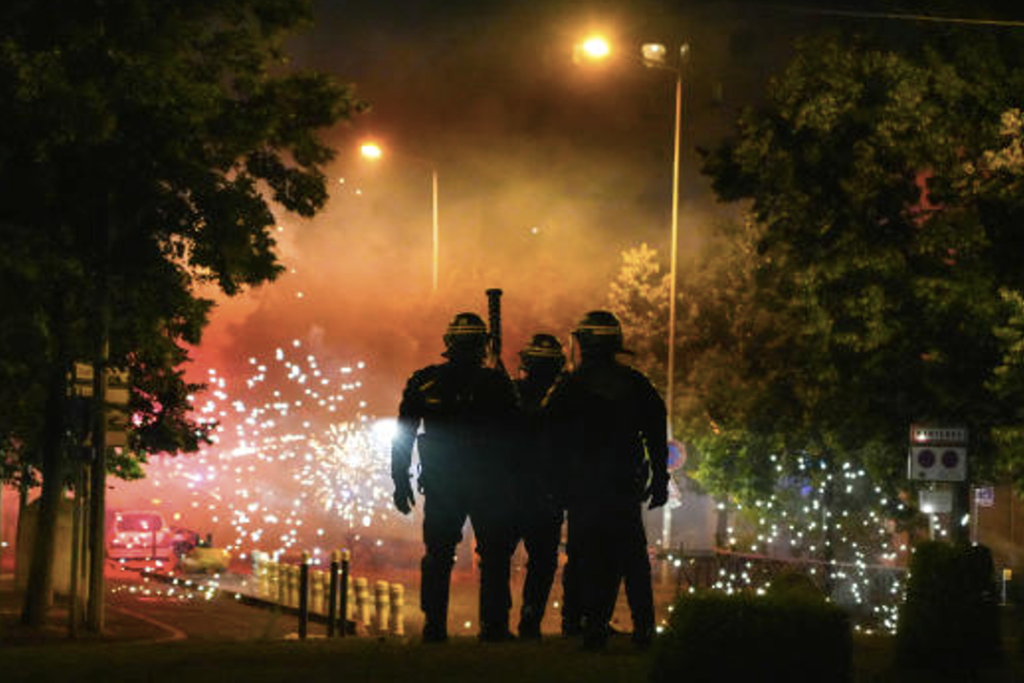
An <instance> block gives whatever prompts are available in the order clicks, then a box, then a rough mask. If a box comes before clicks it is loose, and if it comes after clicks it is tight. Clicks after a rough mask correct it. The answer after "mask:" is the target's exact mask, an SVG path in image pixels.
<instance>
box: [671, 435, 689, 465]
mask: <svg viewBox="0 0 1024 683" xmlns="http://www.w3.org/2000/svg"><path fill="white" fill-rule="evenodd" d="M685 464H686V446H684V445H683V444H682V443H680V442H679V441H676V440H675V439H669V441H668V471H669V472H671V471H673V470H677V469H679V468H680V467H682V466H683V465H685Z"/></svg>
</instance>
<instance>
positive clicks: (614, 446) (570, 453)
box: [549, 362, 657, 497]
mask: <svg viewBox="0 0 1024 683" xmlns="http://www.w3.org/2000/svg"><path fill="white" fill-rule="evenodd" d="M653 392H654V390H653V388H652V387H651V386H650V383H649V382H648V381H647V380H646V378H645V377H643V375H641V374H640V373H638V372H636V371H635V370H633V369H632V368H629V367H627V366H624V365H621V364H619V363H617V362H609V363H602V364H599V365H594V366H590V367H587V366H583V367H581V368H580V369H579V370H577V371H575V372H573V373H572V374H570V375H569V376H568V377H567V378H566V379H565V381H564V382H563V384H562V385H561V386H559V387H558V388H556V389H555V390H554V391H553V392H552V396H551V399H550V403H549V407H550V410H551V412H552V419H553V420H554V427H555V429H557V430H559V432H560V438H559V439H558V443H559V448H560V449H563V450H564V451H566V452H565V453H564V454H563V457H565V458H566V459H567V463H568V465H569V471H570V472H569V476H570V479H571V482H570V483H571V484H572V488H574V489H576V490H577V491H580V492H588V491H590V492H594V493H595V494H597V493H599V494H600V495H622V496H624V497H633V496H636V495H637V494H638V493H639V492H640V490H642V487H643V485H644V483H645V481H646V460H645V450H644V440H643V436H642V431H643V427H644V425H645V424H650V421H651V420H652V414H649V413H648V411H650V410H651V409H652V406H653V405H654V404H653V402H652V393H653ZM654 396H655V397H656V394H654ZM653 419H655V420H656V419H657V418H656V416H655V417H653Z"/></svg>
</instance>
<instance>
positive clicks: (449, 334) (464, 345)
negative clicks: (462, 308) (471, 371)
mask: <svg viewBox="0 0 1024 683" xmlns="http://www.w3.org/2000/svg"><path fill="white" fill-rule="evenodd" d="M444 346H445V351H444V353H443V354H441V355H443V356H444V357H446V358H450V359H452V360H459V361H472V362H476V363H480V362H483V359H484V356H486V355H487V325H486V324H485V323H484V321H483V318H481V317H480V316H478V315H477V314H476V313H468V312H467V313H459V314H457V315H456V316H455V317H454V318H452V321H451V322H450V323H448V329H447V331H445V334H444Z"/></svg>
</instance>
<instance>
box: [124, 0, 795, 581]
mask: <svg viewBox="0 0 1024 683" xmlns="http://www.w3.org/2000/svg"><path fill="white" fill-rule="evenodd" d="M365 4H366V3H348V2H327V1H326V0H325V1H323V2H319V3H318V4H317V6H316V8H317V9H316V15H317V25H316V27H315V28H314V29H313V30H312V31H311V32H309V33H306V34H303V35H301V36H297V37H296V38H295V39H294V41H293V42H292V44H291V45H290V47H289V51H290V52H291V53H292V54H293V55H294V57H295V60H294V63H295V64H296V65H297V66H299V67H314V68H318V69H322V70H326V71H329V72H331V73H334V74H336V75H338V77H339V78H341V79H342V80H343V81H346V82H352V83H354V84H355V85H356V87H357V91H358V93H359V95H360V96H361V97H363V98H364V99H365V100H367V101H368V102H369V103H370V105H371V107H372V109H371V111H370V112H369V113H367V114H364V115H361V116H359V117H357V119H356V120H354V121H353V122H351V123H350V124H348V125H345V126H340V127H338V128H337V129H334V130H331V131H327V132H326V135H327V139H328V140H329V142H330V143H331V144H332V146H334V147H335V148H336V149H337V151H338V154H337V158H336V159H335V161H334V162H333V163H332V164H331V165H330V166H329V168H328V169H327V175H328V182H329V190H330V200H329V202H328V204H327V206H326V207H325V209H324V210H323V211H322V212H321V213H320V214H319V215H317V216H316V217H315V218H313V219H310V220H303V219H300V218H297V217H295V216H290V215H287V214H284V213H280V214H279V215H278V228H277V230H276V231H275V237H276V239H277V240H278V247H279V255H280V258H281V262H282V264H283V265H284V266H285V268H286V271H285V273H284V274H283V275H282V276H281V277H280V278H279V279H278V280H277V281H276V282H274V283H270V284H267V285H264V286H262V287H258V288H255V289H253V290H250V291H248V292H246V293H244V294H243V295H241V296H238V297H235V298H232V299H226V298H224V297H219V296H215V297H214V298H215V299H217V302H218V306H217V308H216V309H215V310H214V312H213V313H212V315H211V323H210V325H209V327H208V328H207V330H206V333H205V336H204V340H203V342H202V344H201V345H200V346H199V347H198V348H197V349H194V353H193V357H194V361H193V362H192V364H191V365H190V367H189V370H188V372H189V377H190V378H192V379H194V380H196V381H206V382H209V383H210V389H209V390H208V391H207V392H204V394H203V395H202V396H200V397H199V398H198V401H197V406H198V405H203V404H204V403H205V402H207V401H209V400H214V402H216V403H217V404H218V406H217V408H216V409H215V410H213V411H212V412H211V413H210V415H211V416H212V417H215V418H216V419H218V420H219V421H220V424H221V427H222V429H221V431H220V432H218V437H219V442H218V443H217V444H214V445H213V446H211V447H210V448H208V449H205V450H204V451H203V452H202V453H200V454H197V455H194V456H185V457H181V458H173V459H170V458H166V459H161V460H160V462H158V463H156V464H154V466H153V467H152V468H151V471H150V472H149V474H150V476H149V478H148V479H147V480H144V481H143V482H137V483H129V484H121V483H118V484H117V490H116V491H114V492H112V496H111V505H112V506H113V507H119V508H122V509H123V508H128V507H157V508H159V509H161V510H163V511H164V512H165V513H172V514H173V515H174V519H175V521H176V522H177V523H179V524H181V525H183V526H186V527H189V528H194V529H197V530H212V531H215V532H216V534H217V540H218V542H219V541H222V540H223V541H235V540H236V539H238V538H242V539H244V541H241V542H239V546H237V547H241V548H246V547H248V548H252V547H260V546H262V549H264V550H267V549H273V548H274V547H275V546H280V544H281V543H285V544H286V546H285V547H287V548H290V549H291V550H295V549H296V548H302V547H312V546H313V544H319V545H320V546H322V547H323V548H329V547H337V545H339V544H342V543H343V544H346V545H351V544H352V542H353V539H354V538H355V535H360V534H362V533H366V534H367V537H368V538H373V539H374V540H373V542H374V543H377V542H378V541H380V542H383V541H384V539H385V537H387V543H386V545H385V546H384V547H383V548H391V550H392V551H393V552H395V553H397V555H396V556H393V557H392V561H396V562H397V561H404V560H408V559H409V558H413V557H416V556H417V553H418V549H417V548H416V544H415V541H414V539H415V538H416V536H417V534H418V531H417V529H418V526H417V523H416V519H418V518H416V517H414V518H413V519H407V518H401V519H399V518H396V517H395V516H394V515H391V513H390V512H388V510H389V509H390V508H389V506H390V502H389V501H390V478H389V474H388V466H387V453H386V450H387V449H386V447H384V448H383V450H381V448H377V447H374V448H361V447H360V448H357V447H356V446H358V445H359V439H360V438H363V434H362V432H360V433H359V434H357V437H358V438H355V437H352V438H350V437H351V435H352V432H351V431H350V432H345V434H343V435H341V436H339V434H338V433H337V432H335V431H331V430H332V429H334V428H335V427H336V426H337V425H339V424H340V423H349V424H350V425H351V424H355V425H359V424H371V423H372V421H373V420H374V419H375V418H377V417H383V416H393V415H394V414H395V412H396V409H397V405H398V401H399V398H400V393H401V389H402V386H403V385H404V383H405V380H406V378H407V377H408V376H409V374H410V373H411V372H412V371H413V370H415V369H416V368H418V367H422V366H423V365H426V364H428V363H434V362H439V361H440V360H441V357H440V353H441V351H443V343H442V335H443V333H444V328H445V325H446V323H447V322H448V320H450V319H451V317H452V316H453V315H454V314H455V313H457V312H459V311H467V310H468V311H476V312H478V313H480V314H481V315H482V316H484V317H486V315H487V304H486V297H485V290H486V289H488V288H491V287H498V288H501V289H502V290H504V292H505V295H504V299H503V304H504V305H503V327H504V333H505V343H504V349H505V351H504V360H505V363H506V365H507V367H508V368H509V369H510V370H511V371H513V372H514V371H515V369H516V368H517V366H518V359H517V357H516V353H517V352H518V350H519V349H520V348H522V346H523V344H524V343H525V341H526V340H527V339H528V338H529V336H530V335H532V334H533V333H535V332H540V331H546V332H550V333H553V334H556V335H557V336H558V337H560V338H561V339H562V340H563V342H566V341H567V338H568V332H569V330H570V329H571V328H572V326H573V324H574V323H575V322H576V321H578V320H579V318H580V317H581V316H582V315H583V313H585V312H586V311H587V310H590V309H593V308H600V307H604V306H605V305H606V303H607V293H608V286H609V283H610V281H611V280H612V278H613V277H614V276H615V274H616V272H617V270H618V268H619V264H620V260H621V252H622V251H623V250H624V249H627V248H630V247H634V246H637V245H639V244H640V243H641V242H646V243H648V244H650V245H651V246H653V247H655V248H657V249H658V250H659V252H660V253H661V254H665V253H666V251H667V245H668V241H669V226H670V218H671V215H670V214H671V203H670V199H671V178H672V174H671V171H672V165H671V164H672V134H673V128H672V126H673V121H674V109H673V107H674V90H673V88H674V75H673V74H672V73H669V72H664V71H656V70H649V69H644V68H643V67H642V66H641V65H640V64H639V63H638V62H637V61H636V60H635V59H634V58H633V57H632V56H629V57H628V58H627V57H626V56H625V53H623V54H622V55H620V56H619V57H618V58H617V59H615V60H612V61H611V62H609V63H608V64H604V65H601V66H595V65H586V64H574V63H573V60H572V45H573V44H574V43H575V42H577V41H579V40H580V39H581V37H583V36H584V35H585V34H586V33H588V32H590V31H593V30H600V31H603V32H604V33H605V35H607V36H608V37H609V38H610V39H611V40H613V41H616V43H617V44H619V43H621V44H622V45H624V46H628V47H624V48H623V50H630V51H632V52H630V53H629V54H630V55H632V54H633V52H635V51H636V46H638V45H639V43H640V42H642V41H644V40H660V41H664V42H666V43H667V44H669V45H673V44H675V45H678V37H679V36H686V35H687V34H686V32H685V31H684V26H687V25H688V26H691V27H692V26H701V28H702V30H701V32H700V35H699V36H693V37H692V38H688V39H689V40H691V41H692V45H693V53H694V54H695V55H700V59H699V60H696V59H695V60H694V62H693V64H692V65H689V66H688V67H687V72H686V73H687V79H686V85H685V90H684V96H685V102H686V105H685V109H684V116H683V130H682V135H683V143H682V146H681V151H682V180H681V188H682V190H681V199H682V203H681V210H680V254H681V256H683V257H685V256H686V255H688V254H691V253H693V252H694V251H695V248H696V246H697V245H698V244H699V242H700V235H701V233H702V231H703V230H704V229H705V228H706V226H708V225H710V224H711V223H713V222H714V221H715V220H718V216H719V214H720V213H721V208H720V207H716V206H715V205H714V202H713V201H712V199H711V197H710V193H709V190H708V183H707V182H706V180H704V179H703V178H702V177H701V176H700V175H699V173H698V166H699V161H698V156H697V154H696V152H695V147H696V146H697V145H704V146H707V145H709V144H711V143H713V141H714V140H716V139H717V138H718V137H720V136H721V135H722V133H724V132H726V131H727V130H728V129H729V126H730V121H731V120H732V118H733V117H734V116H735V114H736V112H737V111H738V107H739V104H740V103H739V101H738V98H737V95H736V94H737V93H741V94H743V96H744V97H746V96H748V95H749V94H750V93H752V92H754V91H755V90H756V89H757V88H754V86H753V84H754V83H755V82H757V80H758V79H759V78H761V77H763V74H764V72H765V70H766V69H767V66H766V63H767V62H768V61H769V60H768V59H767V58H766V57H765V55H766V54H767V48H766V47H765V46H766V45H767V43H766V42H765V41H763V40H762V41H761V42H759V40H761V39H760V38H758V36H759V35H761V34H758V33H756V32H751V28H750V26H751V25H753V24H756V23H757V21H758V18H756V17H751V18H744V19H742V20H741V19H737V18H736V17H733V16H732V15H729V14H726V15H720V14H716V13H715V12H710V13H709V12H707V11H704V13H703V14H701V15H700V17H698V18H696V19H695V18H694V16H692V15H691V16H689V17H687V16H684V15H683V14H682V13H681V14H679V15H676V14H673V13H672V12H674V11H675V10H672V11H669V10H667V9H666V8H665V7H664V6H663V5H661V4H658V3H651V4H645V3H630V4H629V5H628V7H629V8H630V9H629V10H628V11H622V10H615V9H613V10H610V11H591V10H589V9H588V10H584V11H580V10H578V9H577V7H576V6H575V5H574V4H573V3H551V4H546V5H544V6H543V7H540V6H537V7H533V6H530V5H527V4H526V3H521V5H527V6H526V7H521V6H516V5H511V4H510V5H509V6H503V5H501V4H498V3H487V2H483V3H475V4H473V5H472V6H466V7H464V6H463V5H462V4H460V3H446V4H445V9H444V13H443V14H437V13H436V10H434V9H431V8H430V7H428V5H427V3H416V2H407V3H399V2H386V1H385V2H377V3H375V4H374V5H373V7H363V6H362V5H365ZM701 7H705V9H706V7H709V6H704V5H701ZM702 11H703V10H702ZM691 14H692V13H691ZM760 27H761V28H763V27H764V25H763V21H762V23H761V24H760ZM768 35H771V31H768ZM786 46H788V42H786V41H782V47H781V48H779V47H777V46H776V47H775V48H773V49H774V50H776V51H778V50H782V51H784V50H785V49H788V48H787V47H786ZM761 47H765V50H764V51H759V50H760V48H761ZM371 138H372V139H373V140H375V141H376V142H378V144H380V145H381V146H382V148H383V149H384V156H383V158H381V159H379V160H376V161H375V162H371V161H369V160H366V159H363V158H361V157H360V156H359V153H358V148H359V144H360V143H361V142H363V141H365V140H367V139H371ZM432 170H436V172H437V175H438V180H439V185H438V189H439V192H438V200H439V201H438V204H439V226H440V260H439V273H440V277H439V286H438V290H437V292H436V293H432V291H431V209H432V200H431V172H432ZM666 261H667V259H666ZM278 357H283V360H282V361H280V363H276V364H275V358H278ZM310 358H315V359H316V360H315V365H316V367H317V368H323V369H324V372H325V376H328V375H329V376H331V377H333V378H334V380H338V379H339V376H338V374H337V373H338V372H339V370H340V369H341V368H344V367H351V366H355V365H356V364H357V363H359V362H362V363H365V367H364V368H362V369H360V370H359V378H360V384H359V386H358V388H357V389H356V390H352V391H350V393H349V394H348V395H347V398H348V399H349V400H347V401H346V402H345V403H344V405H342V403H341V402H340V400H339V402H338V403H337V404H336V405H337V407H338V410H337V411H336V412H327V411H326V410H313V411H311V412H310V413H309V414H308V415H303V416H302V417H301V418H297V417H296V415H295V411H294V410H293V413H292V414H291V416H290V418H289V420H291V422H289V420H286V419H284V417H283V416H279V417H280V419H278V420H277V422H278V423H279V424H277V425H276V426H275V427H273V428H264V421H265V419H266V414H264V415H263V416H256V417H255V418H253V417H252V413H251V410H252V409H253V407H254V406H256V407H257V408H258V406H259V405H260V403H261V402H273V401H275V400H293V399H302V400H305V397H307V394H305V393H303V392H304V391H305V389H303V388H301V387H299V386H297V385H296V384H295V382H294V377H293V375H290V374H289V372H291V371H293V370H294V369H295V364H297V365H301V366H302V372H303V373H310V375H311V376H312V373H313V372H315V370H314V369H313V365H314V361H312V360H310ZM284 362H288V363H293V365H292V366H287V367H286V366H283V365H281V363H284ZM264 364H265V365H266V366H267V368H268V370H267V371H266V373H263V372H262V371H261V370H260V368H261V367H262V366H264ZM211 370H213V371H214V373H215V374H213V375H211V374H210V371H211ZM264 374H266V379H261V380H259V381H255V382H254V383H250V382H253V378H254V377H257V376H262V375H264ZM214 379H216V381H212V380H214ZM220 380H224V386H223V387H221V386H220V385H219V382H220ZM350 389H351V387H350ZM218 391H219V392H221V394H220V396H218V395H217V392H218ZM345 391H348V390H345ZM275 392H277V393H275ZM339 392H341V390H340V389H339ZM342 393H343V392H342ZM278 394H280V396H278ZM211 397H214V398H211ZM235 404H237V405H239V406H241V405H242V404H244V410H241V409H239V408H237V407H233V406H235ZM293 405H294V404H293ZM307 408H310V405H309V404H308V402H307V404H306V405H305V406H304V407H303V410H306V409H307ZM246 411H250V412H246ZM364 419H366V420H370V421H371V422H368V423H361V422H360V421H361V420H364ZM247 420H250V421H249V422H247ZM295 434H301V435H302V439H303V440H301V441H298V442H289V443H292V444H293V446H289V447H288V449H285V451H287V452H285V451H282V450H281V448H280V444H281V443H282V442H281V439H282V437H285V436H288V438H291V436H293V435H295ZM346 434H347V435H348V436H345V435H346ZM342 437H344V438H342ZM254 444H255V445H257V450H260V449H263V450H264V451H265V452H262V453H261V454H260V456H259V457H257V456H256V455H254V454H253V453H252V452H251V451H252V449H251V447H252V446H253V445H254ZM260 444H263V445H260ZM353 444H355V446H353ZM233 449H241V450H240V451H238V452H240V453H242V454H241V455H235V454H234V453H235V451H234V450H233ZM246 449H249V450H246ZM350 457H353V458H357V459H358V460H359V463H360V465H359V467H360V468H362V469H358V470H353V468H351V467H349V466H348V465H346V464H345V463H346V462H348V461H349V460H348V459H349V458H350ZM304 463H310V466H311V467H313V471H311V470H309V469H308V468H307V466H306V465H305V464H304ZM353 472H362V473H363V475H361V476H362V480H361V481H359V482H353V481H352V475H353ZM360 487H362V488H360ZM348 494H351V497H350V499H349V502H351V501H353V500H356V501H358V500H365V501H367V502H366V503H365V505H368V506H370V507H372V508H373V510H375V511H374V512H373V513H372V514H369V515H365V514H362V513H360V514H357V515H355V517H353V518H352V519H349V520H345V521H341V522H339V520H338V518H337V516H336V515H335V514H334V513H332V512H330V510H329V509H328V507H329V503H330V501H329V500H328V499H329V498H330V495H348ZM324 496H327V498H324ZM297 501H298V502H297ZM371 503H372V505H371ZM297 505H298V506H299V507H301V508H302V510H303V511H302V513H301V515H299V514H298V513H296V512H295V511H294V510H295V509H296V506H297ZM325 506H328V507H325ZM419 510H420V508H417V512H416V514H417V515H418V514H420V512H419ZM289 511H291V512H289ZM331 519H334V520H335V523H333V524H332V523H331V522H330V520H331ZM366 519H369V520H370V524H369V526H368V525H367V524H366V523H365V520H366ZM300 520H301V521H303V524H298V522H299V521H300ZM318 529H323V530H324V533H323V535H321V534H320V533H319V531H318ZM314 530H317V531H316V532H314ZM253 534H255V536H254V535H253ZM296 534H298V535H297V536H296ZM286 538H291V539H292V540H291V541H285V540H282V539H286ZM396 539H397V541H396ZM403 542H404V543H407V544H410V543H411V545H403ZM288 544H290V545H288ZM396 544H397V545H396ZM376 547H377V550H376V551H374V553H375V554H374V556H381V557H382V556H383V555H382V553H383V552H384V550H383V549H382V547H381V546H376Z"/></svg>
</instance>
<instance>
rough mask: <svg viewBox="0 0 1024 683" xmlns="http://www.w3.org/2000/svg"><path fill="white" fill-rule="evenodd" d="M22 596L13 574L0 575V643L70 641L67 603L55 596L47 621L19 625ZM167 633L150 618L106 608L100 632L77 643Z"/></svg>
mask: <svg viewBox="0 0 1024 683" xmlns="http://www.w3.org/2000/svg"><path fill="white" fill-rule="evenodd" d="M23 599H24V595H23V593H22V592H21V591H17V590H15V588H14V575H13V574H3V575H0V646H11V645H18V646H22V645H26V646H33V645H47V646H52V645H58V644H61V643H65V644H73V643H75V642H76V640H74V639H72V638H71V637H70V635H69V632H68V605H67V603H66V601H64V600H63V599H61V598H58V599H57V601H56V602H55V604H54V606H53V608H51V610H50V612H49V614H48V615H47V619H46V624H45V625H44V626H43V627H42V628H40V629H32V628H28V627H26V626H23V625H22V624H21V610H22V605H23ZM167 637H168V633H167V631H166V630H164V629H163V628H160V627H159V626H157V625H155V624H153V623H150V622H149V621H147V620H145V619H143V618H139V617H136V616H133V615H131V614H129V613H126V612H124V611H122V610H119V609H116V608H115V609H109V608H108V609H107V612H106V628H105V629H104V632H103V634H102V635H95V634H90V633H86V632H84V631H83V632H82V633H80V634H79V636H78V638H77V642H152V641H156V640H161V639H166V638H167Z"/></svg>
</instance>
